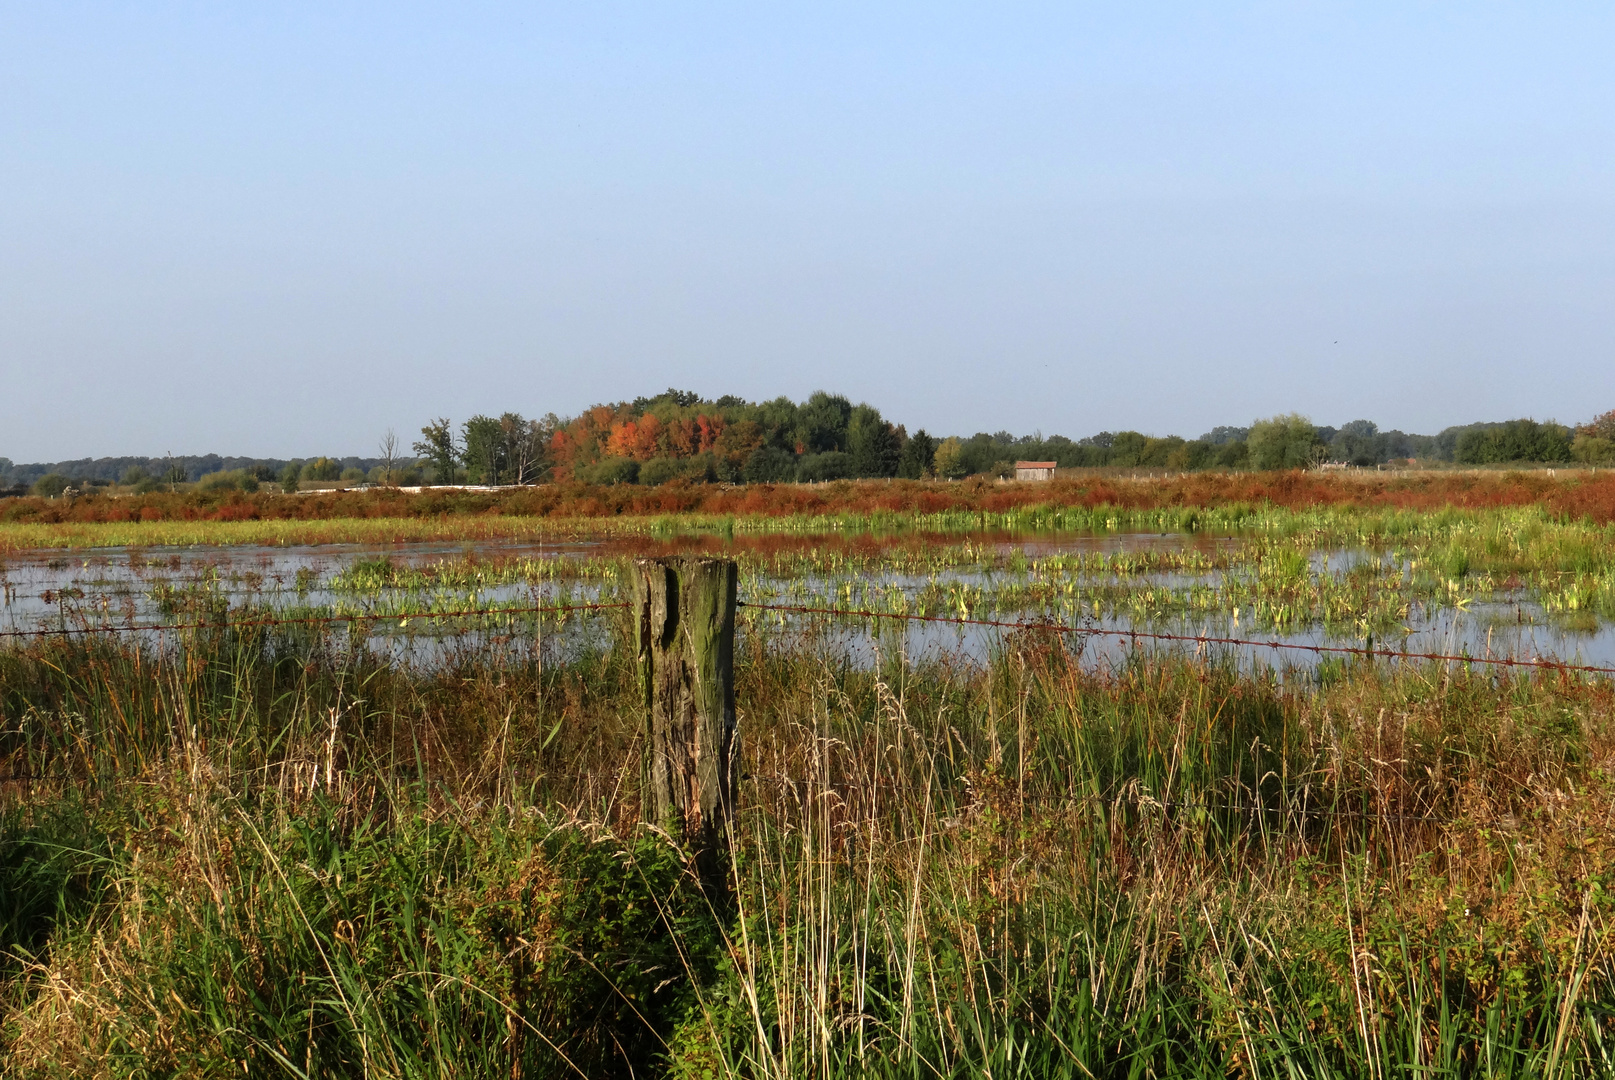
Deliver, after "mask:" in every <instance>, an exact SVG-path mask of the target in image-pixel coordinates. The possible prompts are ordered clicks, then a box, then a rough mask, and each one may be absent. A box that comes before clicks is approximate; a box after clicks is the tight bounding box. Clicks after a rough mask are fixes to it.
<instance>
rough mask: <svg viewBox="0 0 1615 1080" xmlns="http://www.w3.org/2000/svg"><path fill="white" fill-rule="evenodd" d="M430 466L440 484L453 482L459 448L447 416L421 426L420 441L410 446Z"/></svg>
mask: <svg viewBox="0 0 1615 1080" xmlns="http://www.w3.org/2000/svg"><path fill="white" fill-rule="evenodd" d="M411 449H413V450H414V451H415V452H416V453H417V454H419V455H420V456H421V457H423V458H425V459H426V462H427V464H429V465H431V466H432V472H433V473H435V474H436V476H437V482H438V483H440V484H452V483H454V474H455V468H456V466H457V465H458V464H459V461H460V448H459V446H458V445H456V443H455V441H454V429H453V428H452V427H450V426H449V421H448V417H439V418H438V419H436V420H433V421H432V422H431V423H430V424H427V425H426V426H425V427H423V428H421V438H420V441H419V442H417V443H415V444H414V446H412V447H411Z"/></svg>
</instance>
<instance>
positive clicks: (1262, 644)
mask: <svg viewBox="0 0 1615 1080" xmlns="http://www.w3.org/2000/svg"><path fill="white" fill-rule="evenodd" d="M740 606H741V607H745V608H750V609H752V610H753V611H781V612H787V613H790V614H796V615H836V616H842V617H846V618H858V619H893V620H900V621H904V622H926V623H944V624H947V625H951V626H992V627H998V628H1000V629H1004V630H1052V631H1054V632H1056V633H1061V634H1081V635H1083V636H1086V637H1113V638H1131V639H1135V640H1137V639H1143V640H1146V641H1178V642H1185V643H1194V644H1199V645H1252V646H1256V647H1258V648H1265V649H1294V650H1296V651H1299V652H1310V653H1313V654H1315V655H1318V656H1322V655H1324V654H1325V653H1329V654H1339V655H1347V656H1364V657H1368V658H1370V659H1375V658H1385V659H1408V660H1443V661H1452V662H1455V663H1460V664H1494V665H1499V666H1502V667H1531V668H1548V669H1551V670H1554V671H1583V672H1592V673H1595V674H1600V675H1615V667H1599V666H1597V665H1595V664H1567V663H1565V662H1563V661H1561V660H1518V659H1515V658H1513V657H1502V656H1462V655H1458V654H1454V653H1431V652H1405V651H1403V650H1400V649H1371V648H1368V647H1367V646H1361V645H1356V646H1354V645H1307V644H1303V643H1301V642H1294V641H1278V640H1276V639H1272V638H1269V639H1267V640H1265V641H1259V640H1256V639H1254V638H1235V637H1213V636H1210V635H1204V634H1169V633H1165V632H1161V631H1154V632H1152V631H1147V630H1108V629H1105V628H1103V627H1097V626H1070V625H1068V624H1066V623H1058V622H1025V621H1022V622H1011V621H1008V620H1002V619H971V618H965V617H962V616H957V617H956V616H947V615H907V614H902V613H900V612H895V611H863V610H858V609H851V608H819V607H805V606H802V605H799V604H756V603H749V602H747V601H744V600H743V601H741V602H740Z"/></svg>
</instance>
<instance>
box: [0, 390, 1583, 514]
mask: <svg viewBox="0 0 1615 1080" xmlns="http://www.w3.org/2000/svg"><path fill="white" fill-rule="evenodd" d="M380 449H381V456H379V457H373V458H359V457H344V458H331V457H317V458H306V459H305V458H297V459H292V460H289V461H288V460H281V459H263V458H239V457H220V456H219V455H217V454H206V455H201V456H196V457H163V458H145V457H119V458H96V459H93V460H92V459H88V458H85V459H82V460H78V461H63V462H53V463H48V464H43V463H42V464H30V465H13V464H12V463H11V462H10V461H9V460H8V459H6V458H0V488H4V487H6V486H10V487H11V488H12V489H13V490H15V489H17V488H23V489H38V490H39V493H41V494H55V493H59V492H60V490H62V489H63V488H65V487H67V486H69V485H74V486H80V487H83V486H105V485H110V484H114V483H116V484H121V485H125V486H128V487H134V488H137V489H140V490H152V489H153V488H156V487H160V486H174V485H178V484H185V483H196V484H200V485H202V486H204V487H205V486H209V485H211V486H214V487H223V486H238V487H241V488H242V489H244V490H249V491H250V490H255V489H256V488H257V486H258V485H259V484H261V483H270V482H273V483H276V484H279V485H281V486H282V487H283V488H296V487H297V486H298V485H299V483H302V482H307V481H318V480H339V479H341V480H349V481H354V480H369V481H373V482H377V483H403V484H409V483H423V482H424V483H437V484H446V483H477V484H528V483H536V482H540V481H544V480H555V481H563V482H564V481H572V482H581V483H590V484H622V483H638V484H648V485H657V484H663V483H666V482H668V481H670V480H685V481H689V482H718V481H722V482H730V483H739V482H789V481H817V480H835V479H843V478H849V479H857V478H872V477H908V478H914V479H919V478H922V477H939V478H944V479H957V478H962V477H965V476H972V475H989V476H990V475H998V476H1007V475H1010V474H1011V472H1012V470H1013V468H1014V463H1015V462H1016V461H1018V460H1035V461H1053V462H1054V463H1055V464H1056V465H1057V466H1059V467H1061V468H1102V467H1120V468H1160V469H1175V470H1183V471H1193V470H1200V469H1287V468H1308V467H1313V466H1318V465H1323V464H1331V463H1332V464H1341V465H1356V466H1376V465H1385V464H1389V463H1402V462H1431V463H1434V462H1450V463H1454V464H1460V465H1485V464H1502V463H1509V462H1546V463H1554V462H1567V463H1568V462H1582V463H1587V464H1606V463H1615V411H1612V412H1607V413H1604V414H1603V415H1602V416H1599V417H1596V418H1595V419H1593V420H1591V421H1589V422H1587V423H1585V424H1581V425H1578V426H1577V427H1575V428H1571V427H1567V426H1565V425H1563V424H1558V423H1554V422H1552V421H1546V422H1538V421H1535V420H1528V419H1520V420H1507V421H1499V422H1494V423H1477V424H1465V425H1460V426H1455V427H1449V428H1446V429H1445V430H1443V431H1441V432H1439V433H1438V434H1435V435H1419V434H1410V433H1407V432H1402V431H1395V430H1392V431H1381V430H1380V429H1379V427H1378V426H1377V425H1376V424H1374V423H1373V422H1372V421H1369V420H1353V421H1351V422H1350V423H1346V424H1343V425H1341V426H1340V427H1338V428H1337V427H1329V426H1319V425H1315V424H1313V423H1312V422H1311V421H1310V420H1309V419H1307V418H1306V417H1303V416H1299V415H1296V414H1290V415H1287V416H1275V417H1271V418H1269V419H1265V420H1257V421H1254V422H1252V423H1251V424H1250V425H1249V426H1248V427H1217V428H1213V429H1212V430H1211V431H1208V432H1206V433H1205V434H1204V435H1201V436H1200V437H1199V438H1196V439H1187V438H1183V437H1181V436H1176V435H1168V436H1164V437H1157V436H1151V435H1145V434H1142V433H1140V432H1136V431H1117V432H1111V431H1102V432H1100V433H1098V434H1097V435H1090V436H1088V437H1086V438H1081V439H1070V438H1067V437H1065V436H1063V435H1050V436H1047V437H1045V436H1043V435H1041V434H1033V435H1021V436H1016V435H1012V434H1010V433H1009V432H1007V431H999V432H995V433H993V434H987V433H985V432H982V433H977V434H975V435H971V436H969V437H961V436H957V435H954V436H948V437H946V438H937V437H934V436H932V435H930V434H929V433H927V432H926V431H925V430H923V429H919V430H915V431H913V432H910V431H909V430H908V429H907V428H906V427H905V426H904V425H901V424H896V423H893V422H892V421H890V420H887V419H886V418H885V417H884V416H882V415H881V412H880V410H879V409H877V408H875V407H874V406H873V405H868V404H857V405H854V404H853V403H852V402H851V401H850V400H849V399H847V398H846V397H843V396H841V395H839V394H830V393H825V392H822V391H821V392H819V393H816V394H814V395H812V396H811V397H810V398H808V400H806V401H804V402H793V401H791V400H790V399H789V398H784V397H780V398H776V399H774V400H773V401H765V402H750V401H745V400H743V399H741V398H738V397H734V396H724V397H720V398H716V399H707V398H703V397H702V396H701V395H699V394H696V393H693V392H690V391H681V390H668V391H667V392H666V393H663V394H658V395H657V396H655V397H648V398H636V399H635V400H633V401H625V402H618V403H615V404H609V405H596V406H594V407H593V408H590V409H588V410H586V411H585V412H583V413H582V414H580V415H578V416H575V417H570V418H562V417H558V416H556V415H555V414H553V413H551V414H549V415H548V416H545V417H543V418H542V419H536V420H531V419H527V418H525V417H523V416H522V415H521V414H520V413H515V412H508V413H504V414H502V415H501V416H498V417H492V416H481V415H479V416H474V417H472V418H471V419H469V420H466V421H464V422H462V423H461V424H459V425H458V427H456V426H455V425H454V424H453V423H451V421H450V420H448V419H447V418H441V419H437V420H434V421H432V422H431V423H429V424H427V425H425V426H424V427H423V428H422V429H421V436H420V438H419V439H418V440H415V441H413V443H412V445H411V447H410V448H409V449H410V450H412V451H413V453H410V452H407V451H404V450H403V449H402V448H401V447H400V445H399V443H398V441H397V440H396V439H395V438H393V437H392V436H391V435H390V434H389V436H388V437H387V439H385V440H383V443H382V446H381V448H380ZM47 488H49V489H54V490H45V489H47Z"/></svg>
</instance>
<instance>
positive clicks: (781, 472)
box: [741, 446, 796, 484]
mask: <svg viewBox="0 0 1615 1080" xmlns="http://www.w3.org/2000/svg"><path fill="white" fill-rule="evenodd" d="M741 476H742V477H743V478H744V479H745V481H746V483H748V484H779V483H789V482H790V481H792V480H794V479H796V455H795V454H793V453H791V452H790V451H789V450H782V449H780V448H779V447H777V446H759V447H758V448H757V449H756V450H753V451H752V452H751V456H750V457H749V458H747V459H746V465H745V468H744V469H743V470H741Z"/></svg>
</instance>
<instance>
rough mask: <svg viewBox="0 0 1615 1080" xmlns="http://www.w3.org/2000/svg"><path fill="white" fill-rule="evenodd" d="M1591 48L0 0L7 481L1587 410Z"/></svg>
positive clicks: (1611, 366) (1440, 19)
mask: <svg viewBox="0 0 1615 1080" xmlns="http://www.w3.org/2000/svg"><path fill="white" fill-rule="evenodd" d="M1612 45H1615V11H1612V10H1610V9H1607V8H1604V7H1595V6H1593V5H1561V6H1556V7H1555V8H1554V9H1552V10H1543V9H1540V8H1538V7H1533V6H1527V5H1524V4H1514V5H1508V4H1497V5H1490V6H1487V7H1486V8H1485V9H1484V10H1465V11H1455V10H1448V9H1444V8H1437V7H1435V6H1422V7H1410V6H1409V5H1390V4H1375V5H1366V6H1365V5H1353V6H1346V5H1335V4H1311V5H1293V4H1276V3H1272V4H1259V5H1249V6H1246V7H1244V8H1241V9H1239V10H1228V11H1216V12H1212V13H1206V12H1202V11H1199V10H1195V9H1191V8H1189V7H1187V6H1183V5H1169V4H1158V5H1144V6H1133V7H1130V8H1127V9H1125V10H1104V9H1101V8H1099V7H1098V6H1079V7H1070V6H1059V7H1037V6H1019V7H1014V8H1005V7H1002V6H995V7H994V8H992V9H991V10H990V11H984V10H972V9H967V8H962V7H951V8H936V7H929V6H917V5H916V6H900V7H889V8H884V9H881V10H879V11H874V10H869V9H866V8H864V7H861V6H852V5H845V6H836V7H816V8H814V9H813V11H811V12H778V11H766V10H761V9H756V8H754V7H751V6H741V5H733V6H720V5H704V6H701V7H699V8H691V9H687V10H680V11H672V10H668V9H663V8H658V7H652V6H622V7H613V8H609V9H608V8H589V9H570V8H557V9H544V10H537V9H534V10H530V9H528V8H526V7H524V6H518V5H509V4H498V3H491V4H484V5H479V6H476V7H474V8H473V7H462V6H456V7H453V8H450V7H448V6H446V5H444V6H433V5H428V4H414V5H391V6H382V5H360V6H353V7H347V8H344V9H342V10H341V11H337V10H333V9H330V8H328V7H327V6H324V5H310V4H305V5H292V6H287V7H283V8H277V9H276V11H275V12H274V13H273V14H269V13H255V12H246V11H241V10H234V9H232V10H222V11H207V10H202V9H194V8H191V7H188V6H182V5H168V4H155V5H142V6H138V7H131V8H110V7H103V6H98V5H76V4H61V5H51V6H48V7H41V8H37V9H33V8H28V9H25V8H22V7H20V6H15V5H12V6H6V7H0V106H3V107H0V190H3V191H4V192H5V194H6V197H5V198H4V199H3V200H0V380H3V381H0V385H3V386H4V387H5V389H6V393H5V394H4V395H3V399H0V401H3V403H0V455H3V456H6V457H9V458H11V459H12V460H14V461H16V462H18V463H23V462H50V461H61V460H69V459H76V458H82V457H92V458H94V457H102V456H118V455H124V454H133V455H138V454H161V453H164V452H169V451H171V452H173V453H175V454H203V453H219V454H226V455H241V456H257V457H266V458H269V457H272V458H287V457H293V456H305V455H308V454H312V453H340V454H354V455H361V456H371V455H372V454H373V452H374V447H375V444H376V443H377V442H378V441H379V439H380V437H381V435H382V433H383V432H384V431H385V430H386V429H387V428H389V427H391V428H393V429H394V430H396V431H397V432H398V433H399V435H400V436H401V439H402V441H403V442H405V444H406V445H407V443H408V442H409V441H410V439H412V438H413V436H414V433H415V431H416V429H418V428H419V427H420V425H421V424H423V423H425V422H426V421H428V420H429V419H431V418H432V417H435V416H440V415H446V416H449V417H452V418H454V419H455V420H456V421H459V420H463V419H464V418H466V417H467V416H469V415H471V414H473V413H498V412H501V411H504V410H507V409H509V410H517V411H521V412H523V413H525V414H527V415H529V416H532V415H539V414H543V413H546V412H552V411H553V412H556V413H559V414H562V415H570V414H575V413H577V412H578V411H580V410H582V409H583V408H586V407H587V406H589V405H591V404H594V403H596V402H602V401H615V400H622V399H632V398H634V397H637V396H641V395H647V396H648V395H654V394H656V393H658V392H659V391H661V390H662V389H664V388H666V387H668V386H674V387H678V388H681V389H685V388H687V389H693V390H697V391H699V392H701V393H702V394H704V395H708V396H713V397H716V396H718V395H721V394H727V393H732V394H737V395H740V396H742V397H746V398H750V399H758V398H772V397H775V396H777V395H780V394H785V395H787V396H790V397H792V398H793V399H797V400H800V399H802V398H805V397H806V396H807V395H808V394H809V393H811V392H812V391H814V390H817V389H821V388H822V389H827V390H830V391H833V392H839V393H843V394H846V395H847V396H848V397H850V398H852V399H853V400H855V401H856V400H867V401H869V402H870V403H872V404H875V405H877V406H878V407H880V408H881V409H882V410H883V411H884V412H885V413H886V414H887V415H888V416H889V417H890V418H892V419H893V420H895V421H898V422H902V423H905V424H907V425H908V426H909V427H910V429H914V428H918V427H924V428H926V429H928V430H931V431H933V432H953V433H960V434H968V433H971V432H974V431H988V432H991V431H996V430H1000V429H1005V430H1010V431H1012V432H1015V433H1016V434H1025V433H1030V432H1032V431H1034V430H1041V431H1042V432H1044V433H1046V434H1053V433H1060V434H1064V435H1068V436H1070V437H1072V438H1080V437H1082V436H1084V435H1089V434H1093V433H1095V432H1097V431H1099V430H1101V429H1110V430H1122V429H1134V430H1138V431H1142V432H1145V433H1149V434H1157V435H1165V434H1178V435H1183V436H1186V437H1189V438H1193V437H1194V436H1196V435H1198V434H1199V433H1201V432H1204V431H1206V430H1209V429H1210V428H1212V427H1215V426H1217V425H1220V424H1234V425H1241V424H1247V423H1249V422H1250V421H1251V420H1252V419H1254V418H1257V417H1263V416H1269V415H1272V414H1275V413H1280V412H1289V411H1292V410H1294V411H1298V412H1301V413H1304V414H1306V415H1309V416H1310V417H1312V419H1313V420H1314V421H1315V422H1318V423H1320V424H1329V425H1339V424H1341V423H1343V422H1345V421H1348V420H1352V419H1357V418H1367V419H1370V420H1374V421H1375V422H1376V423H1378V424H1379V425H1380V426H1381V427H1382V428H1387V429H1389V428H1399V429H1401V430H1404V431H1409V432H1420V433H1426V434H1434V433H1435V432H1437V431H1439V430H1441V429H1442V428H1444V427H1447V426H1450V425H1454V424H1462V423H1469V422H1474V421H1484V420H1502V419H1508V418H1513V417H1535V418H1537V419H1556V420H1558V421H1560V422H1562V423H1567V424H1574V423H1576V422H1577V421H1580V420H1585V419H1589V418H1590V417H1591V416H1592V415H1594V414H1595V413H1599V412H1603V411H1605V410H1607V409H1610V408H1615V374H1612V372H1615V363H1612V359H1615V325H1612V318H1611V316H1612V313H1615V304H1612V302H1611V297H1615V184H1612V181H1615V137H1612V136H1615V130H1612V129H1615V112H1612V110H1611V109H1610V107H1609V102H1610V101H1611V100H1615V72H1612V70H1611V65H1609V64H1608V62H1607V56H1608V54H1609V52H1610V49H1611V46H1612Z"/></svg>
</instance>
